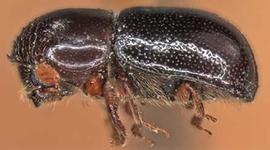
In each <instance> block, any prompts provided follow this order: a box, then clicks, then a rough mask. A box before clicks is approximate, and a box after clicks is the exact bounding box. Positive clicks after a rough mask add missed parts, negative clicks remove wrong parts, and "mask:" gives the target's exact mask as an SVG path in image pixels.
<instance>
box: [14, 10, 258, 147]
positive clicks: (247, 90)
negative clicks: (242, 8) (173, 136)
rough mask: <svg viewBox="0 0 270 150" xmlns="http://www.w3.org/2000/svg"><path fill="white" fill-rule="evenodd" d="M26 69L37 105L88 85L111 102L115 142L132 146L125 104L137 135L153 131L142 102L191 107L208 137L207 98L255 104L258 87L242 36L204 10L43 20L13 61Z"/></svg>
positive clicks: (22, 39) (27, 32) (82, 13)
mask: <svg viewBox="0 0 270 150" xmlns="http://www.w3.org/2000/svg"><path fill="white" fill-rule="evenodd" d="M9 58H10V60H11V61H12V62H15V63H16V64H17V66H18V71H19V73H20V77H21V79H22V82H23V84H24V85H25V86H26V91H27V93H28V97H29V98H30V99H31V100H32V101H33V103H34V104H35V106H37V107H38V106H40V105H42V104H43V103H47V102H51V101H56V100H61V99H62V98H63V97H64V96H68V95H71V94H73V93H74V89H75V88H80V89H81V90H82V91H83V92H84V93H85V94H87V95H90V96H99V97H104V99H105V101H106V106H107V111H108V114H109V117H110V119H111V123H112V127H113V129H114V136H113V141H114V144H117V145H123V144H124V143H125V137H126V131H125V127H124V126H123V124H122V122H121V120H120V119H119V116H118V113H117V110H118V106H119V104H120V102H124V103H125V105H126V107H125V108H126V112H127V113H128V114H129V115H131V116H132V117H133V119H134V125H133V126H132V128H131V131H132V133H133V134H134V135H135V136H137V137H141V138H143V139H145V140H146V141H148V142H150V143H151V144H152V141H151V140H149V139H148V138H145V137H144V136H143V135H142V134H141V128H142V127H146V128H148V129H150V130H151V131H154V132H156V133H163V134H165V135H167V136H169V134H168V133H167V131H165V130H163V129H161V128H158V127H155V126H154V125H151V124H150V123H147V122H145V121H144V120H143V118H142V116H141V112H140V110H139V108H138V106H137V103H140V102H144V103H147V102H149V103H151V104H158V105H161V104H165V105H170V104H171V103H172V101H175V102H174V103H179V104H183V105H184V106H185V107H186V108H189V109H194V110H195V111H196V113H195V115H194V117H193V118H192V120H191V124H192V125H194V126H195V127H197V128H198V129H200V130H204V131H206V132H207V133H209V134H211V132H210V131H209V130H207V129H205V128H203V127H201V123H202V121H203V119H204V118H206V119H208V120H210V121H213V122H215V121H216V118H214V117H213V116H210V115H208V114H207V113H205V111H204V107H203V103H202V101H203V100H211V99H212V100H213V99H216V98H235V99H236V100H242V101H244V102H249V101H252V100H253V99H254V96H255V94H256V90H257V87H258V76H257V68H256V63H255V60H254V57H253V53H252V50H251V48H250V46H249V44H248V42H247V40H246V39H245V37H244V36H243V35H242V34H241V32H240V31H239V30H238V29H236V28H235V27H234V26H233V25H232V24H230V23H228V22H227V21H225V20H224V19H221V18H220V17H218V16H217V15H215V14H211V13H208V12H205V11H202V10H196V9H187V8H166V7H156V8H154V7H134V8H128V9H125V10H123V11H121V12H120V13H119V14H118V15H114V14H113V13H112V12H110V11H106V10H102V9H64V10H58V11H54V12H51V13H48V14H46V15H43V16H41V17H38V18H36V19H35V20H34V21H32V22H31V23H30V24H29V25H28V26H26V27H25V28H24V29H23V31H22V33H21V34H20V35H19V36H18V38H17V40H16V41H15V44H14V48H13V51H12V53H11V55H10V56H9Z"/></svg>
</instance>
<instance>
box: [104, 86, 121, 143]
mask: <svg viewBox="0 0 270 150" xmlns="http://www.w3.org/2000/svg"><path fill="white" fill-rule="evenodd" d="M103 93H104V97H105V101H106V106H107V111H108V113H109V116H110V119H111V123H112V127H113V132H114V133H113V144H115V145H121V146H124V145H125V141H126V129H125V127H124V125H123V124H122V122H121V120H120V119H119V115H118V112H117V111H118V106H119V102H120V98H119V95H117V93H118V92H117V91H116V90H115V88H114V87H113V85H112V83H111V82H110V81H107V82H106V83H105V85H104V88H103Z"/></svg>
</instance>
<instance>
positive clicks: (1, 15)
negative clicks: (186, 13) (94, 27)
mask: <svg viewBox="0 0 270 150" xmlns="http://www.w3.org/2000/svg"><path fill="white" fill-rule="evenodd" d="M136 5H140V6H146V5H147V6H157V5H166V6H179V7H193V8H201V9H205V10H208V11H211V12H215V13H217V14H219V15H220V16H222V17H224V18H226V19H228V20H230V22H232V23H233V24H235V25H236V26H237V27H238V28H239V29H240V30H241V31H242V32H243V33H244V34H245V35H246V36H247V39H248V40H249V41H250V43H251V45H252V47H253V49H254V53H255V57H256V61H257V64H258V69H259V75H260V88H259V91H258V93H257V96H256V100H255V101H254V102H253V103H249V104H240V103H231V102H230V103H223V102H219V103H209V104H207V105H206V107H207V110H208V112H210V113H211V114H214V115H215V116H216V117H218V118H219V122H218V123H217V124H210V123H208V122H205V124H204V125H205V127H207V128H209V129H211V130H212V131H213V133H214V135H213V136H208V135H207V134H205V133H203V132H199V131H197V130H196V129H194V128H192V127H191V126H190V125H189V119H190V118H189V117H190V113H189V112H186V111H182V110H180V109H177V108H173V109H168V108H153V107H145V108H144V111H145V114H146V118H147V119H148V120H150V121H151V122H156V123H157V124H159V126H161V127H163V128H166V129H168V131H170V132H171V134H172V137H171V138H170V139H165V138H164V137H162V136H160V135H154V134H152V133H150V134H149V132H147V133H148V136H149V137H151V138H153V139H154V140H155V141H156V142H157V144H156V146H155V147H154V148H150V147H149V146H148V145H147V144H145V143H143V142H142V141H140V140H136V139H134V138H133V137H132V136H130V138H129V142H128V145H127V146H126V147H125V148H119V147H111V145H110V143H109V141H110V128H109V127H108V126H107V124H106V123H107V120H106V119H107V116H106V112H105V110H104V104H102V103H97V102H92V103H91V104H90V106H89V107H83V106H82V104H81V103H82V100H81V99H82V98H81V97H80V94H77V95H75V96H73V97H70V98H66V99H65V101H64V102H62V103H59V104H58V105H57V106H56V109H55V111H51V107H49V106H46V107H43V108H40V109H35V108H34V107H33V106H32V104H31V103H29V102H26V103H24V102H22V101H20V99H21V98H20V97H21V96H22V94H21V91H22V85H21V84H20V81H19V78H18V74H17V72H16V68H15V66H14V65H12V64H10V63H9V62H8V61H7V59H6V54H7V53H8V52H9V51H10V49H11V46H12V42H13V40H14V39H15V37H16V35H18V33H19V32H20V31H21V28H22V27H23V26H25V25H26V24H27V23H28V22H29V21H30V20H32V19H33V18H34V17H37V16H39V15H41V14H44V13H45V12H48V11H52V10H55V9H59V8H66V7H85V8H104V9H111V10H114V11H115V12H117V11H119V10H121V9H123V8H126V7H130V6H136ZM0 19H1V22H0V49H1V57H0V66H1V68H0V69H1V71H0V73H1V78H0V79H1V82H0V83H1V86H0V94H1V97H0V149H3V150H7V149H25V150H32V149H33V150H34V149H38V150H39V149H51V150H54V149H65V150H68V149H82V150H86V149H88V150H89V149H101V150H103V149H104V150H105V149H133V150H135V149H151V150H164V149H171V150H176V149H178V150H179V149H218V150H220V149H237V150H238V149H243V150H248V149H262V150H263V149H265V150H266V149H270V120H269V119H270V117H269V115H270V99H269V97H270V90H269V89H270V84H269V83H270V57H269V56H270V41H269V35H270V1H268V0H238V1H236V0H182V1H181V0H178V1H177V0H172V1H169V2H168V1H167V0H156V1H155V0H144V1H139V0H137V1H135V0H133V1H132V0H130V1H128V0H117V1H109V0H51V1H47V0H17V1H16V0H6V1H3V0H1V6H0Z"/></svg>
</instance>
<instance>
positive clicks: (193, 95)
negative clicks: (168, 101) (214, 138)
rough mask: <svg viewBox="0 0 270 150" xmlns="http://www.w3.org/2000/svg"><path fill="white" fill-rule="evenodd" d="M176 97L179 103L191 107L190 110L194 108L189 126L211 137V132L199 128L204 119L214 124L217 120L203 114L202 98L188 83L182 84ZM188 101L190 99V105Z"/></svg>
mask: <svg viewBox="0 0 270 150" xmlns="http://www.w3.org/2000/svg"><path fill="white" fill-rule="evenodd" d="M176 96H177V97H178V99H179V100H180V101H181V102H184V104H185V105H188V106H192V108H194V106H195V110H196V114H195V115H194V116H193V117H192V119H191V124H192V125H193V126H195V127H196V128H198V129H199V130H203V131H205V132H207V133H208V134H210V135H211V134H212V133H211V131H209V130H207V129H205V128H203V127H202V126H201V124H202V121H203V119H204V118H206V119H208V120H210V121H212V122H216V121H217V119H216V118H215V117H213V116H211V115H209V114H206V113H205V110H204V106H203V103H202V98H201V97H200V96H199V95H198V94H197V92H196V91H195V90H194V89H193V88H192V87H191V86H190V85H189V84H188V83H184V84H182V85H181V86H180V87H179V88H178V91H177V94H176ZM190 99H192V104H190V102H189V100H190Z"/></svg>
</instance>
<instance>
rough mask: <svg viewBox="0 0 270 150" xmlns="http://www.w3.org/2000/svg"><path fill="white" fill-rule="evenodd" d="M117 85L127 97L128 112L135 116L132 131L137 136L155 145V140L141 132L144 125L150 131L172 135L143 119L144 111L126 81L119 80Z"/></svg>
mask: <svg viewBox="0 0 270 150" xmlns="http://www.w3.org/2000/svg"><path fill="white" fill-rule="evenodd" d="M117 87H118V89H119V90H118V91H122V93H121V95H122V97H125V98H124V99H126V103H125V105H126V107H125V108H126V112H127V113H128V114H129V115H130V116H131V117H132V118H133V120H134V122H135V123H134V124H133V126H132V128H131V132H132V134H133V135H134V136H135V137H139V138H141V139H143V140H145V141H146V142H148V143H149V144H150V145H151V146H152V145H154V142H153V141H152V140H150V139H149V138H147V137H145V136H144V135H143V134H142V133H141V129H142V128H143V127H145V128H147V129H149V130H150V131H152V132H155V133H157V134H158V133H163V134H164V135H165V136H166V137H169V136H170V134H169V133H168V132H167V131H166V130H164V129H161V128H159V127H156V126H155V125H153V124H151V123H148V122H146V121H145V120H144V119H143V117H142V111H141V110H140V109H139V107H138V106H137V104H136V102H135V97H134V95H133V92H132V90H131V89H130V88H129V86H128V84H127V83H125V82H124V81H122V82H121V81H119V82H118V86H117Z"/></svg>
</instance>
